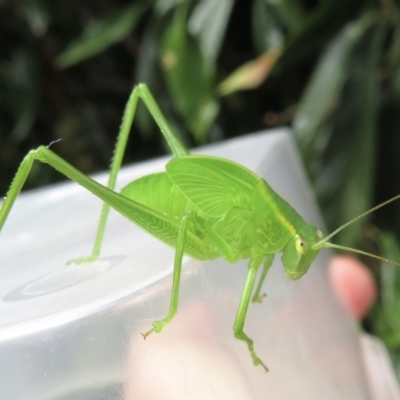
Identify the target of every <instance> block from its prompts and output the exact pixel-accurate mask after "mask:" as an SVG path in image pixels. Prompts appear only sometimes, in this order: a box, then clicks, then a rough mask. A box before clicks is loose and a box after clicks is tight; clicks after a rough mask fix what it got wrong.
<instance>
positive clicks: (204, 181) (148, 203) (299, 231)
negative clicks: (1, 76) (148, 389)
mask: <svg viewBox="0 0 400 400" xmlns="http://www.w3.org/2000/svg"><path fill="white" fill-rule="evenodd" d="M139 99H141V100H142V101H143V102H144V103H145V105H146V106H147V108H148V110H149V111H150V113H151V115H152V117H153V118H154V120H155V121H156V123H157V125H158V126H159V128H160V129H161V132H162V134H163V135H164V138H165V140H166V141H167V143H168V145H169V147H170V149H171V151H172V153H173V154H174V158H173V159H172V160H171V161H169V162H168V163H167V165H166V172H162V173H155V174H151V175H148V176H144V177H142V178H139V179H137V180H135V181H133V182H131V183H129V184H128V185H127V186H126V187H125V188H123V189H122V191H121V193H120V194H119V193H116V192H114V187H115V183H116V179H117V174H118V171H119V169H120V167H121V163H122V158H123V155H124V152H125V147H126V143H127V140H128V137H129V133H130V131H131V126H132V123H133V118H134V114H135V110H136V106H137V102H138V100H139ZM34 160H39V161H41V162H43V163H47V164H49V165H50V166H52V167H53V168H55V169H56V170H57V171H59V172H60V173H62V174H64V175H66V176H67V177H68V178H70V179H72V180H73V181H75V182H77V183H79V184H80V185H82V186H83V187H85V188H86V189H88V190H89V191H91V192H92V193H93V194H95V195H96V196H98V197H99V198H100V199H102V200H103V201H104V206H103V210H102V213H101V218H100V223H99V227H98V231H97V236H96V239H95V243H94V247H93V252H92V254H91V255H90V256H88V257H84V258H81V259H79V260H75V262H76V263H84V262H89V261H93V260H95V259H96V258H97V257H98V256H99V254H100V250H101V244H102V239H103V234H104V230H105V226H106V221H107V215H108V212H109V207H112V208H114V209H115V210H117V211H118V212H119V213H121V214H122V215H123V216H124V217H126V218H128V219H129V220H130V221H132V222H134V223H135V224H137V225H138V226H139V227H141V228H142V229H144V230H145V231H147V232H148V233H150V234H151V235H153V236H155V237H157V238H158V239H160V240H162V241H163V242H165V243H166V244H168V245H170V246H172V247H174V248H175V261H174V272H173V283H172V296H171V302H170V307H169V311H168V313H167V315H166V316H165V317H164V318H163V319H161V320H159V321H154V322H153V323H152V328H151V329H150V330H148V331H147V332H146V333H144V334H143V336H144V337H147V336H148V335H150V334H151V333H152V332H160V331H161V330H162V329H163V328H164V327H165V326H166V325H167V324H168V323H169V322H170V321H171V320H172V319H173V317H174V315H175V314H176V312H177V309H178V297H179V285H180V276H181V267H182V258H183V255H184V254H187V255H189V256H191V257H193V258H195V259H199V260H210V259H216V258H219V257H223V258H224V259H225V260H226V261H228V262H230V263H235V262H236V261H238V260H240V259H249V264H248V273H247V277H246V281H245V285H244V289H243V293H242V297H241V299H240V303H239V307H238V310H237V314H236V318H235V322H234V325H233V331H234V335H235V337H236V338H237V339H240V340H242V341H244V342H245V343H246V344H247V346H248V349H249V351H250V354H251V357H252V359H253V363H254V364H255V365H261V366H262V367H264V369H265V370H266V371H267V370H268V369H267V367H266V365H265V364H264V363H263V361H262V360H261V359H260V358H259V357H258V356H257V354H256V352H255V350H254V346H253V341H252V340H251V338H249V337H248V336H247V335H246V334H245V332H244V330H243V329H244V324H245V318H246V313H247V310H248V306H249V303H250V300H251V299H252V301H253V302H260V301H261V299H262V295H261V294H260V293H261V290H262V285H263V282H264V280H265V278H266V275H267V273H268V269H269V268H270V266H271V264H272V261H273V258H274V255H275V253H279V252H282V263H283V265H284V268H285V273H286V276H287V277H288V278H289V279H299V278H300V277H302V276H303V275H304V274H305V273H306V272H307V271H308V269H309V267H310V264H311V262H312V261H313V260H314V259H315V257H316V256H317V254H318V252H319V250H320V249H321V248H323V247H336V248H342V249H344V250H351V251H355V252H360V251H358V250H353V249H348V248H344V247H340V246H337V245H334V244H331V243H329V242H328V240H329V239H330V238H331V237H332V236H333V235H335V234H336V233H337V232H338V231H339V230H341V229H343V228H344V227H345V226H347V225H349V224H350V223H352V222H354V221H355V220H356V219H358V218H361V217H362V216H364V215H366V214H367V213H369V212H371V211H373V210H375V209H377V208H379V207H381V206H383V205H384V204H387V203H388V202H390V201H393V200H395V199H397V198H400V195H399V196H396V197H395V198H393V199H391V200H389V201H387V202H385V203H383V204H381V205H379V206H377V207H375V208H374V209H372V210H370V211H368V212H366V213H364V214H362V215H360V216H359V217H356V218H355V219H354V220H352V221H350V222H349V223H347V224H345V225H344V226H342V227H341V228H339V229H338V230H336V231H335V232H333V233H332V234H331V235H329V236H327V237H325V238H324V237H323V234H322V232H321V230H319V229H318V228H316V227H314V226H312V225H310V224H308V223H306V222H305V221H304V220H303V219H302V218H301V217H300V215H299V214H298V213H297V212H296V211H295V210H294V209H293V208H292V207H291V206H290V205H289V204H288V203H287V202H286V201H285V200H283V199H282V198H281V197H280V196H279V195H278V194H277V193H275V192H274V191H273V189H272V188H271V187H270V186H269V185H268V184H267V183H266V182H265V180H263V179H262V178H260V177H258V176H257V175H256V174H255V173H253V172H251V171H250V170H248V169H247V168H245V167H243V166H241V165H239V164H236V163H234V162H232V161H229V160H226V159H222V158H217V157H211V156H192V155H190V153H189V151H188V150H187V149H186V148H185V146H184V145H183V144H182V143H181V141H180V140H179V139H178V137H177V136H176V135H175V134H174V132H173V131H172V130H171V128H170V127H169V124H168V123H167V121H166V119H165V118H164V116H163V115H162V113H161V111H160V109H159V107H158V105H157V103H156V101H155V100H154V98H153V96H152V95H151V93H150V91H149V89H148V87H147V86H146V85H145V84H139V85H138V86H136V87H135V88H134V89H133V91H132V93H131V95H130V98H129V101H128V103H127V106H126V109H125V113H124V116H123V119H122V124H121V128H120V132H119V135H118V139H117V143H116V149H115V153H114V157H113V161H112V165H111V171H110V178H109V182H108V186H107V187H105V186H103V185H101V184H99V183H97V182H95V181H94V180H92V179H91V178H89V177H87V176H86V175H84V174H83V173H81V172H80V171H78V170H77V169H75V168H74V167H72V166H71V165H70V164H68V163H67V162H66V161H64V160H63V159H62V158H60V157H59V156H57V155H56V154H55V153H54V152H52V151H51V150H50V149H49V148H48V146H47V147H46V146H40V147H39V148H37V149H36V150H32V151H30V152H29V153H28V154H27V156H26V157H25V158H24V160H23V162H22V163H21V165H20V167H19V169H18V171H17V174H16V176H15V178H14V180H13V182H12V184H11V187H10V189H9V191H8V193H7V196H6V198H5V200H4V202H3V204H2V206H1V209H0V230H1V228H2V226H3V225H4V223H5V221H6V219H7V216H8V214H9V212H10V210H11V208H12V206H13V203H14V201H15V199H16V198H17V196H18V194H19V192H20V191H21V189H22V186H23V184H24V182H25V180H26V178H27V176H28V174H29V171H30V169H31V166H32V164H33V161H34ZM360 253H362V254H366V253H363V252H360ZM367 255H370V254H367ZM371 256H373V257H377V256H374V255H371ZM377 258H379V257H377ZM387 261H388V260H387ZM261 264H263V268H262V272H261V276H260V278H259V282H258V284H257V287H256V288H255V290H254V286H255V280H256V275H257V271H258V269H259V267H260V266H261ZM395 264H396V263H395ZM253 292H254V293H253ZM252 294H253V296H252Z"/></svg>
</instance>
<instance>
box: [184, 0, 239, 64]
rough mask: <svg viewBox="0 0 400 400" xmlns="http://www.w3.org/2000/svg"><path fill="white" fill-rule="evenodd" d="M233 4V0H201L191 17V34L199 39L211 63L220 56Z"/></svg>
mask: <svg viewBox="0 0 400 400" xmlns="http://www.w3.org/2000/svg"><path fill="white" fill-rule="evenodd" d="M233 4H234V1H233V0H218V1H215V0H201V1H199V2H198V3H197V4H196V7H195V8H194V10H193V12H192V14H191V16H190V19H189V22H188V29H189V32H190V33H191V34H192V35H193V36H194V37H196V38H198V40H199V43H200V47H201V49H202V51H203V54H204V56H205V57H206V58H207V60H209V61H215V59H216V58H217V56H218V53H219V50H220V48H221V44H222V41H223V39H224V34H225V30H226V27H227V25H228V21H229V17H230V15H231V11H232V7H233Z"/></svg>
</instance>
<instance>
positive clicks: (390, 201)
mask: <svg viewBox="0 0 400 400" xmlns="http://www.w3.org/2000/svg"><path fill="white" fill-rule="evenodd" d="M398 199H400V194H398V195H397V196H394V197H392V198H391V199H389V200H386V201H384V202H383V203H380V204H378V205H377V206H375V207H373V208H371V209H370V210H368V211H365V212H363V213H362V214H360V215H358V216H357V217H355V218H353V219H351V220H350V221H349V222H346V223H345V224H344V225H342V226H340V227H339V228H337V229H336V230H335V231H333V232H332V233H331V234H330V235H328V236H326V237H325V238H323V239H322V240H320V241H319V242H318V243H316V244H315V245H314V246H313V247H314V248H316V249H318V248H321V247H334V246H336V245H334V246H333V245H332V243H330V246H325V245H324V244H328V243H327V242H328V240H329V239H330V238H332V237H333V236H335V235H336V234H337V233H339V232H340V231H341V230H342V229H344V228H346V227H348V226H349V225H351V224H353V223H354V222H356V221H358V220H359V219H360V218H362V217H365V216H366V215H368V214H370V213H372V212H374V211H376V210H378V209H379V208H381V207H383V206H386V205H387V204H389V203H392V202H393V201H395V200H398ZM336 248H338V247H337V246H336ZM347 250H350V249H347ZM351 250H352V251H354V250H353V249H351ZM368 255H370V254H368ZM374 257H375V258H376V257H378V256H374ZM384 261H386V260H384ZM399 266H400V265H399Z"/></svg>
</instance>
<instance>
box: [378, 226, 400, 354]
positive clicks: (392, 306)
mask: <svg viewBox="0 0 400 400" xmlns="http://www.w3.org/2000/svg"><path fill="white" fill-rule="evenodd" d="M379 244H380V247H381V253H382V257H385V258H388V259H391V260H400V248H399V244H398V242H397V241H396V239H395V237H394V235H392V234H391V233H389V232H382V233H381V234H380V235H379ZM380 272H381V279H380V291H381V295H380V301H381V305H382V309H381V310H380V312H379V314H378V315H376V318H377V319H379V321H378V325H377V326H378V327H379V332H378V333H379V335H380V336H381V338H382V339H383V340H384V342H385V343H386V345H387V346H388V347H390V348H396V347H398V346H400V314H399V312H398V311H399V309H400V269H399V267H397V266H395V265H392V264H389V263H387V262H382V267H381V271H380Z"/></svg>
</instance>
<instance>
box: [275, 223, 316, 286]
mask: <svg viewBox="0 0 400 400" xmlns="http://www.w3.org/2000/svg"><path fill="white" fill-rule="evenodd" d="M321 239H323V233H322V231H321V230H320V229H318V228H316V227H315V226H313V225H310V224H304V225H303V226H302V227H301V228H299V229H298V231H297V233H296V234H295V235H294V236H293V237H292V238H291V239H290V240H289V242H288V243H287V244H286V246H285V247H284V248H283V251H282V263H283V265H284V267H285V273H286V276H287V277H288V278H289V279H293V280H295V279H299V278H301V277H302V276H303V275H304V274H305V273H306V272H307V271H308V269H309V268H310V265H311V263H312V262H313V261H314V259H315V257H317V255H318V252H319V248H318V249H316V248H315V247H314V246H315V244H316V243H318V242H320V241H321Z"/></svg>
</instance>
